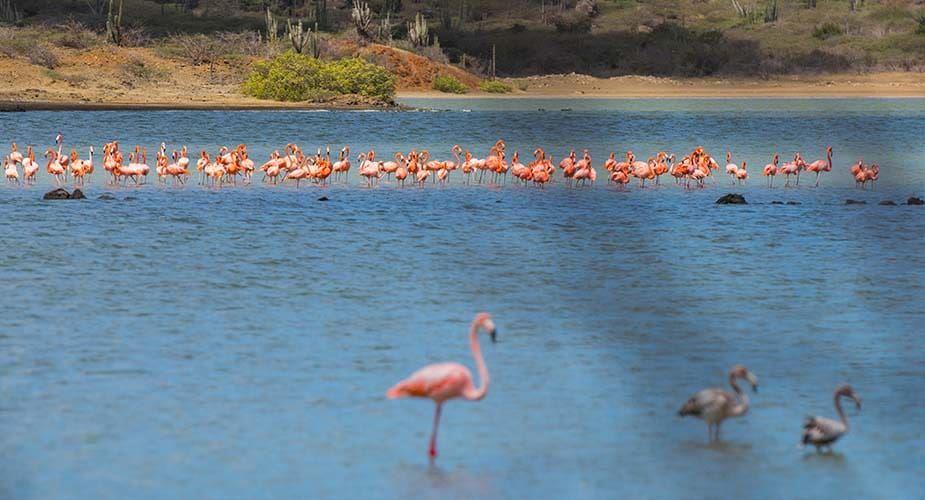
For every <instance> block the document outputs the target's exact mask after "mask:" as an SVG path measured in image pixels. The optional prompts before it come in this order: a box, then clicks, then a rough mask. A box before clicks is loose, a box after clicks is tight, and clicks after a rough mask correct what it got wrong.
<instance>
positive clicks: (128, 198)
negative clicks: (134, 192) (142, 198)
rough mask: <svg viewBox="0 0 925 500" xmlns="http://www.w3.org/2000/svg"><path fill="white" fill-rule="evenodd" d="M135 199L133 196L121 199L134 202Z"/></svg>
mask: <svg viewBox="0 0 925 500" xmlns="http://www.w3.org/2000/svg"><path fill="white" fill-rule="evenodd" d="M137 199H138V198H135V197H134V196H126V197H125V198H122V201H135V200H137Z"/></svg>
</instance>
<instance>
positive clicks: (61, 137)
mask: <svg viewBox="0 0 925 500" xmlns="http://www.w3.org/2000/svg"><path fill="white" fill-rule="evenodd" d="M63 141H64V136H63V135H61V134H58V135H56V136H55V144H60V143H61V142H63Z"/></svg>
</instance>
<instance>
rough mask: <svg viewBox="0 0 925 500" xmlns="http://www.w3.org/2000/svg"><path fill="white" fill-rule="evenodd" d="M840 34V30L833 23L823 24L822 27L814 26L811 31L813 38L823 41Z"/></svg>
mask: <svg viewBox="0 0 925 500" xmlns="http://www.w3.org/2000/svg"><path fill="white" fill-rule="evenodd" d="M841 34H842V29H841V27H840V26H838V25H837V24H835V23H825V24H823V25H822V26H816V28H815V29H814V30H813V38H818V39H819V40H825V39H827V38H832V37H833V36H838V35H841Z"/></svg>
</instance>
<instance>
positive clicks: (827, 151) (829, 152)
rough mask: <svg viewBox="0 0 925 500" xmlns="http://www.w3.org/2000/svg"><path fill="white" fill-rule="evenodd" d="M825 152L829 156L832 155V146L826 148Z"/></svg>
mask: <svg viewBox="0 0 925 500" xmlns="http://www.w3.org/2000/svg"><path fill="white" fill-rule="evenodd" d="M825 152H826V153H828V154H832V146H829V147H827V148H825Z"/></svg>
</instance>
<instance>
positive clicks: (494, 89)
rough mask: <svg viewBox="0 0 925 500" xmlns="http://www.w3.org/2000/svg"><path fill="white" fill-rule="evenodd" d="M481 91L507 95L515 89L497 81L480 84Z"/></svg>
mask: <svg viewBox="0 0 925 500" xmlns="http://www.w3.org/2000/svg"><path fill="white" fill-rule="evenodd" d="M479 90H481V91H482V92H491V93H492V94H507V93H508V92H511V91H513V90H514V87H511V86H510V85H508V84H506V83H504V82H499V81H497V80H496V81H493V82H482V83H480V84H479Z"/></svg>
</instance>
